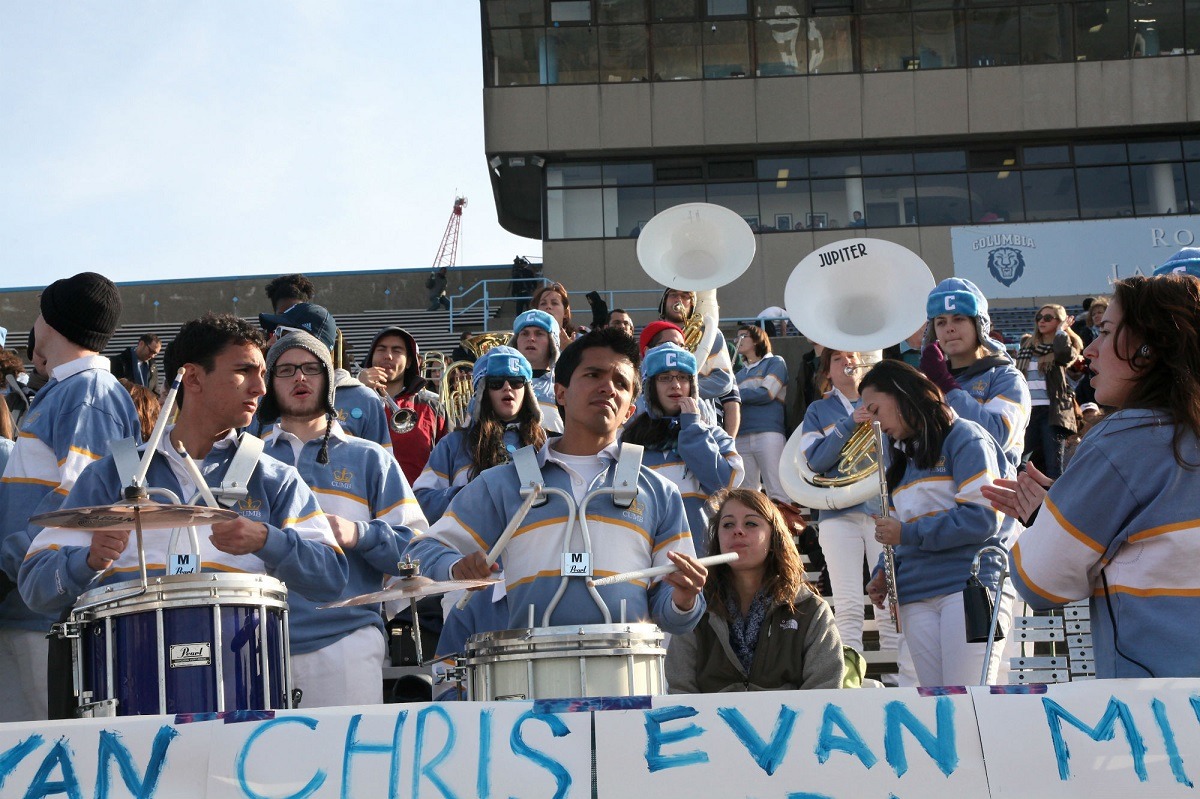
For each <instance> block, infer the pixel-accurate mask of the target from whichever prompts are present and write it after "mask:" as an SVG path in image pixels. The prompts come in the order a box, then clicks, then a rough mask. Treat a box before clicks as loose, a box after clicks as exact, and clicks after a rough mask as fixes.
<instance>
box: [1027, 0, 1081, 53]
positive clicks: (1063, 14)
mask: <svg viewBox="0 0 1200 799" xmlns="http://www.w3.org/2000/svg"><path fill="white" fill-rule="evenodd" d="M1072 22H1073V19H1072V15H1071V6H1070V4H1068V3H1052V4H1048V5H1035V6H1023V7H1022V8H1021V63H1022V64H1055V63H1062V62H1065V61H1071V60H1073V59H1074V49H1073V45H1072V36H1071V31H1072V27H1073V26H1072Z"/></svg>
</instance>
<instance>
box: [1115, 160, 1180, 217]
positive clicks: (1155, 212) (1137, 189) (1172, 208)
mask: <svg viewBox="0 0 1200 799" xmlns="http://www.w3.org/2000/svg"><path fill="white" fill-rule="evenodd" d="M1130 149H1131V150H1132V148H1130ZM1129 179H1130V182H1131V184H1132V188H1133V210H1134V213H1136V214H1137V215H1138V216H1164V215H1166V214H1184V213H1187V212H1188V210H1187V209H1188V205H1187V184H1186V183H1185V182H1184V178H1183V164H1180V163H1173V164H1168V163H1164V164H1134V165H1133V166H1131V167H1129Z"/></svg>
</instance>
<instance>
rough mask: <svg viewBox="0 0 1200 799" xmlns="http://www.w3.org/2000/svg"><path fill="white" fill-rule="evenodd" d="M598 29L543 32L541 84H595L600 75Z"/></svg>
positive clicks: (570, 28)
mask: <svg viewBox="0 0 1200 799" xmlns="http://www.w3.org/2000/svg"><path fill="white" fill-rule="evenodd" d="M596 36H597V29H596V28H595V27H593V26H590V25H589V26H587V27H561V28H547V29H546V38H545V43H546V46H545V48H544V50H543V51H542V53H541V56H542V61H541V69H542V77H543V80H542V82H543V83H545V84H548V85H553V84H556V83H596V81H597V80H598V79H599V75H600V54H599V49H598V42H597V38H596Z"/></svg>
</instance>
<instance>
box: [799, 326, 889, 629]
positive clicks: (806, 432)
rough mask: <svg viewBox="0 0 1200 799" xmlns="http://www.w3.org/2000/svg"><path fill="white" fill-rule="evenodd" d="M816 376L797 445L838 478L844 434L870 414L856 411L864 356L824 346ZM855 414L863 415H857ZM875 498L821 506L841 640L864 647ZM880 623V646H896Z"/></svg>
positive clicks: (874, 552)
mask: <svg viewBox="0 0 1200 799" xmlns="http://www.w3.org/2000/svg"><path fill="white" fill-rule="evenodd" d="M819 364H820V365H819V366H818V371H817V375H818V378H819V380H820V382H821V384H822V387H823V388H824V390H825V396H824V398H823V399H819V400H817V401H816V402H814V403H813V404H812V405H809V406H808V409H807V410H806V411H805V413H804V422H803V423H802V424H801V434H800V435H801V438H800V449H801V450H802V451H803V453H804V457H805V459H806V460H807V462H808V465H809V467H810V468H811V469H812V470H813V471H814V472H817V473H820V474H823V475H825V476H826V477H840V476H842V474H841V472H840V471H839V470H838V468H837V467H838V462H839V461H840V460H841V455H842V448H843V447H844V446H845V444H846V441H847V439H849V438H850V436H851V435H853V434H854V431H855V429H856V428H857V426H858V425H859V424H860V423H862V422H867V421H868V418H865V417H869V413H868V412H867V411H860V408H861V407H862V400H861V398H860V397H859V395H858V381H859V379H860V378H861V377H862V372H861V371H859V368H858V367H860V365H861V364H862V356H861V355H860V354H859V353H857V352H844V351H842V350H835V349H830V348H826V349H825V350H824V351H822V353H821V359H820V362H819ZM848 367H849V368H851V372H850V374H846V369H847V368H848ZM858 416H863V417H864V418H862V419H859V418H858ZM879 510H880V508H879V499H878V498H877V497H873V498H872V499H870V500H868V501H866V502H864V503H862V504H861V505H855V506H853V507H849V508H841V509H838V510H829V509H825V508H822V509H821V518H820V524H819V525H818V532H819V536H820V542H821V552H822V553H823V554H824V555H825V565H826V566H827V567H828V569H829V584H830V586H831V587H832V589H833V613H834V617H835V618H836V619H837V627H838V632H839V633H840V634H841V636H842V643H844V644H845V645H846V646H850V647H854V649H856V650H858V651H859V652H862V651H864V650H863V619H864V613H863V602H862V596H863V558H864V556H865V557H866V562H867V563H868V564H870V565H871V566H874V565H875V563H876V562H877V561H878V560H879V556H880V555H881V554H883V544H881V543H879V542H878V541H876V540H875V521H874V519H873V518H872V517H874V516H876V515H878V514H879ZM876 618H877V619H878V622H879V639H880V645H881V646H882V647H883V648H884V649H896V650H899V649H900V637H899V634H898V633H897V632H896V627H895V625H894V624H892V621H891V619H890V618H889V617H888V616H887V615H886V614H876Z"/></svg>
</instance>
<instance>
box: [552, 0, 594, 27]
mask: <svg viewBox="0 0 1200 799" xmlns="http://www.w3.org/2000/svg"><path fill="white" fill-rule="evenodd" d="M591 21H592V4H591V0H550V22H551V23H552V24H554V25H558V24H561V23H570V22H583V23H587V22H591Z"/></svg>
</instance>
